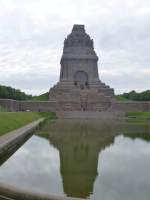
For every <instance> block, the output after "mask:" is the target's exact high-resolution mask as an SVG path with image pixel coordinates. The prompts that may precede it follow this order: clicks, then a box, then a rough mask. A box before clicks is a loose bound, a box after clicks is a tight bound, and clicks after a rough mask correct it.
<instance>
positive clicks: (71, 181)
mask: <svg viewBox="0 0 150 200" xmlns="http://www.w3.org/2000/svg"><path fill="white" fill-rule="evenodd" d="M149 133H150V126H149V125H148V124H147V125H144V124H143V123H139V122H138V124H137V123H136V124H133V123H126V122H123V121H121V122H116V121H115V122H114V121H108V122H106V121H91V120H90V121H86V120H84V121H75V120H73V121H71V120H63V121H60V120H57V121H56V122H53V123H47V124H45V125H44V126H43V127H42V129H41V130H39V131H37V132H36V135H33V136H32V137H31V138H30V139H29V141H27V142H26V143H25V144H24V145H23V146H22V147H21V148H20V149H18V150H17V152H16V153H15V154H13V155H12V156H11V157H10V158H9V159H8V160H7V161H6V162H5V163H4V164H2V166H1V167H0V183H5V184H10V185H13V186H15V187H19V188H23V189H30V190H32V191H38V192H44V193H49V194H56V195H67V196H72V197H82V198H85V199H86V198H90V199H92V200H99V199H103V200H108V199H109V200H114V199H115V200H120V199H121V200H126V199H132V200H141V199H144V200H149V196H150V181H149V180H150V174H149V168H150V159H149V158H150V135H149Z"/></svg>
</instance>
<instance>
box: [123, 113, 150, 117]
mask: <svg viewBox="0 0 150 200" xmlns="http://www.w3.org/2000/svg"><path fill="white" fill-rule="evenodd" d="M126 116H127V117H135V118H150V112H127V114H126Z"/></svg>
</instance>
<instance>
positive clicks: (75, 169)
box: [41, 120, 150, 198]
mask: <svg viewBox="0 0 150 200" xmlns="http://www.w3.org/2000/svg"><path fill="white" fill-rule="evenodd" d="M137 130H138V132H137ZM43 131H44V132H46V133H48V137H49V141H50V143H51V144H52V145H54V146H55V147H56V148H57V149H58V150H59V154H60V171H61V175H62V179H63V190H64V193H65V194H66V195H67V196H72V197H82V198H88V197H89V196H90V194H92V193H93V187H94V182H95V180H96V177H97V175H98V172H97V170H98V160H99V159H100V160H101V158H99V155H100V152H101V151H102V150H104V149H105V148H106V147H109V146H110V145H111V144H113V143H114V139H115V137H116V136H117V135H119V134H121V133H122V132H124V131H125V132H126V135H130V134H131V135H130V136H131V137H133V138H136V137H137V135H138V137H141V136H142V137H143V136H144V134H143V131H144V133H146V132H149V126H141V125H139V126H138V125H132V124H131V125H129V124H124V123H119V124H118V123H114V122H111V123H107V122H99V121H92V122H91V121H86V120H85V121H69V122H68V121H67V120H66V121H65V120H63V121H57V122H56V123H53V124H50V125H47V126H45V128H44V130H43ZM135 133H136V134H135ZM141 133H142V134H141ZM41 136H42V134H41ZM148 138H150V137H149V136H147V139H148ZM100 160H99V162H101V161H100Z"/></svg>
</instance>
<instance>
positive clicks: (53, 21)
mask: <svg viewBox="0 0 150 200" xmlns="http://www.w3.org/2000/svg"><path fill="white" fill-rule="evenodd" d="M83 8H84V9H83ZM0 11H1V12H0V13H1V14H0V84H2V83H3V84H5V85H8V84H10V85H12V86H13V85H14V86H17V88H18V87H20V89H23V90H26V91H27V90H28V86H27V85H28V84H27V85H26V86H25V84H23V83H22V82H21V81H20V78H19V77H22V76H23V74H24V75H25V76H27V77H31V79H30V81H29V82H30V83H31V84H33V85H32V88H33V90H35V91H37V93H41V91H43V90H47V87H48V82H49V85H52V84H53V83H54V81H55V80H58V77H59V69H60V66H59V62H60V57H61V53H62V47H63V40H64V38H65V37H66V36H67V34H69V33H70V31H71V28H72V25H73V24H74V23H83V24H85V25H86V30H87V33H89V34H90V36H91V37H92V38H93V39H94V42H95V49H96V52H97V54H98V56H99V58H100V60H99V71H100V75H101V78H102V80H103V81H105V82H107V83H108V84H110V86H113V87H115V89H116V92H123V91H127V90H132V89H134V90H143V89H149V87H150V79H149V76H150V66H149V65H150V57H149V52H150V36H149V32H150V2H148V1H147V0H144V1H142V2H141V1H139V0H132V2H131V1H129V0H127V1H124V2H122V1H119V0H112V1H111V2H108V1H104V0H101V1H98V0H94V1H91V0H89V1H88V3H85V2H84V1H79V0H78V1H75V2H72V1H70V0H65V1H63V3H62V1H60V0H56V1H55V2H51V3H50V1H48V0H43V1H39V0H38V1H35V0H30V1H18V0H15V1H13V2H12V1H11V0H8V1H2V2H0ZM35 71H36V74H37V75H36V77H35V76H33V74H34V72H35ZM104 72H105V73H104ZM145 72H146V73H145ZM131 74H132V75H131ZM135 74H136V75H135ZM133 75H134V77H132V76H133ZM42 76H43V77H45V79H44V78H42ZM48 76H49V81H48ZM14 79H15V80H14ZM41 79H42V86H40V82H41ZM116 82H117V84H116ZM118 82H119V84H118ZM133 82H137V84H133ZM14 83H15V84H14ZM44 88H45V89H44Z"/></svg>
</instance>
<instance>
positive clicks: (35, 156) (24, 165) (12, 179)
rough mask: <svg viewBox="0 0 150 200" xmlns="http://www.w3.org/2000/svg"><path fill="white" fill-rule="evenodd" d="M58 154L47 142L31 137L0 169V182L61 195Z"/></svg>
mask: <svg viewBox="0 0 150 200" xmlns="http://www.w3.org/2000/svg"><path fill="white" fill-rule="evenodd" d="M59 168H60V161H59V152H58V151H57V149H55V148H54V147H53V146H52V145H50V144H49V141H48V140H46V139H44V138H40V137H38V136H32V138H31V139H29V141H28V142H26V144H25V145H23V146H22V147H21V148H20V149H19V150H18V151H17V152H16V153H15V154H14V155H13V156H12V157H11V158H10V159H9V160H8V161H7V162H5V163H4V164H3V165H2V166H1V168H0V182H1V183H8V184H12V185H14V186H18V187H22V188H29V189H31V188H32V189H34V190H35V191H43V192H47V193H51V194H60V195H61V194H63V189H62V182H61V176H60V172H59Z"/></svg>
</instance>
